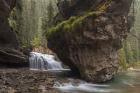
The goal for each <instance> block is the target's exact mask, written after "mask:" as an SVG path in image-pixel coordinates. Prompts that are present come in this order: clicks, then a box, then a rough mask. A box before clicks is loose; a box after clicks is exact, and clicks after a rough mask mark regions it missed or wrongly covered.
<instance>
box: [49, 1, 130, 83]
mask: <svg viewBox="0 0 140 93" xmlns="http://www.w3.org/2000/svg"><path fill="white" fill-rule="evenodd" d="M131 3H132V0H60V1H59V2H58V8H59V14H58V18H57V17H56V19H58V20H55V22H57V23H58V24H57V25H56V26H55V27H53V28H51V29H50V30H49V31H48V32H47V39H48V47H49V48H50V49H52V50H53V51H54V52H55V53H56V54H57V55H58V57H59V58H60V59H61V60H62V62H63V63H64V64H66V65H68V66H69V67H70V68H71V69H72V70H73V71H75V72H79V73H80V75H81V77H82V78H83V79H85V80H87V81H91V82H105V81H107V80H110V79H112V78H113V76H114V75H115V74H116V72H117V70H118V67H119V64H118V50H119V49H120V48H121V47H122V45H121V44H122V41H123V39H124V38H126V36H127V33H128V27H127V26H128V22H127V15H128V12H129V8H130V6H131Z"/></svg>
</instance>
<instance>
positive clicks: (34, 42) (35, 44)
mask: <svg viewBox="0 0 140 93" xmlns="http://www.w3.org/2000/svg"><path fill="white" fill-rule="evenodd" d="M31 45H32V46H33V47H39V46H41V40H40V38H39V37H34V39H33V40H32V41H31Z"/></svg>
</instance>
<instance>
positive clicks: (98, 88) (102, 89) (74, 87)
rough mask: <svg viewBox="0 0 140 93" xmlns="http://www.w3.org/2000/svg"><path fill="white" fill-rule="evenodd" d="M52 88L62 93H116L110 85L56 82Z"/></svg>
mask: <svg viewBox="0 0 140 93" xmlns="http://www.w3.org/2000/svg"><path fill="white" fill-rule="evenodd" d="M53 88H55V89H57V90H59V91H61V92H64V93H116V90H115V89H110V85H103V84H102V85H101V84H91V83H86V82H83V81H81V82H80V83H78V84H74V83H72V82H70V83H62V84H60V83H59V82H56V83H55V85H54V87H53Z"/></svg>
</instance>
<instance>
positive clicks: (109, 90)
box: [53, 70, 140, 93]
mask: <svg viewBox="0 0 140 93" xmlns="http://www.w3.org/2000/svg"><path fill="white" fill-rule="evenodd" d="M53 88H55V89H57V90H58V91H60V92H61V93H140V71H139V70H130V71H127V72H121V73H118V74H117V75H116V76H115V78H114V79H113V80H111V81H109V82H106V83H103V84H92V83H87V82H84V81H80V82H78V83H75V80H74V79H71V80H70V82H67V83H59V82H56V84H55V85H54V87H53Z"/></svg>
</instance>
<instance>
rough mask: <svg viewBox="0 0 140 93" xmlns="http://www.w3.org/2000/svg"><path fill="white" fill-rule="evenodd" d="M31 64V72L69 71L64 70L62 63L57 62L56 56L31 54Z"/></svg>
mask: <svg viewBox="0 0 140 93" xmlns="http://www.w3.org/2000/svg"><path fill="white" fill-rule="evenodd" d="M29 62H30V70H42V71H62V70H69V69H64V68H63V66H62V63H61V62H59V61H56V60H55V56H54V55H48V54H42V53H37V52H31V53H30V58H29Z"/></svg>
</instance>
